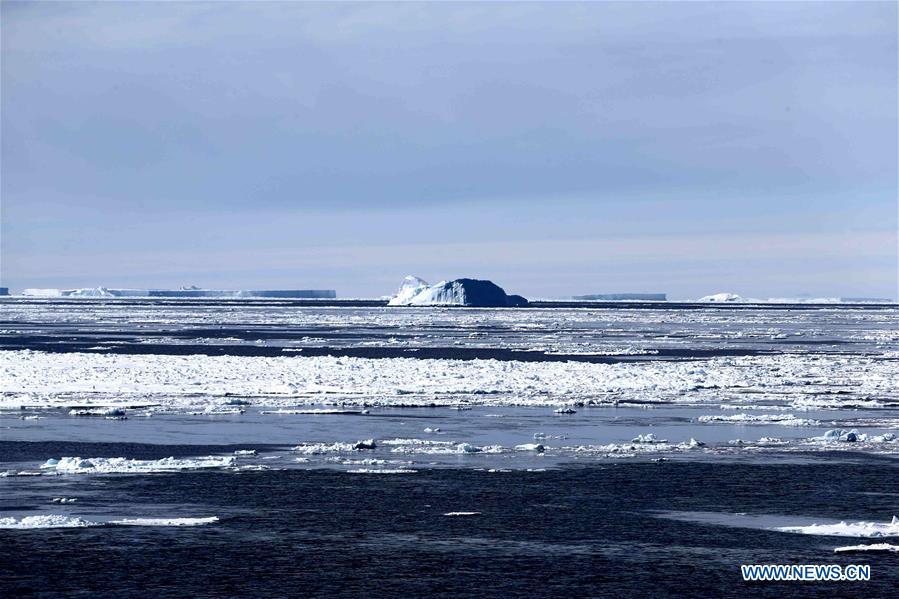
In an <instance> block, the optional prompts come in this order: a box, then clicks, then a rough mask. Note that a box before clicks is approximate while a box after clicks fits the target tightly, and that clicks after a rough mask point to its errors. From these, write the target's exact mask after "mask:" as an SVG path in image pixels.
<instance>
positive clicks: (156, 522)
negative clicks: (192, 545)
mask: <svg viewBox="0 0 899 599" xmlns="http://www.w3.org/2000/svg"><path fill="white" fill-rule="evenodd" d="M218 521H219V519H218V516H209V517H207V518H124V519H122V520H110V521H109V523H110V524H118V525H119V526H202V525H204V524H213V523H215V522H218Z"/></svg>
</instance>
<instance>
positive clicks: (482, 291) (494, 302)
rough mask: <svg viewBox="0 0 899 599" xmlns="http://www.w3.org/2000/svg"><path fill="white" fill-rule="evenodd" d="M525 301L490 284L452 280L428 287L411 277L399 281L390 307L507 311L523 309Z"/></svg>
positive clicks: (526, 302)
mask: <svg viewBox="0 0 899 599" xmlns="http://www.w3.org/2000/svg"><path fill="white" fill-rule="evenodd" d="M527 304H528V300H526V299H525V298H523V297H521V296H520V295H507V294H506V292H505V291H504V290H503V288H502V287H500V286H499V285H497V284H495V283H493V282H492V281H483V280H479V279H455V280H453V281H441V282H439V283H437V284H435V285H428V284H427V282H426V281H424V280H423V279H420V278H418V277H414V276H411V275H410V276H408V277H406V278H405V279H403V282H402V284H401V285H400V288H399V290H398V291H397V294H396V295H395V296H394V297H393V299H391V300H390V302H388V305H390V306H468V307H476V308H507V307H518V306H526V305H527Z"/></svg>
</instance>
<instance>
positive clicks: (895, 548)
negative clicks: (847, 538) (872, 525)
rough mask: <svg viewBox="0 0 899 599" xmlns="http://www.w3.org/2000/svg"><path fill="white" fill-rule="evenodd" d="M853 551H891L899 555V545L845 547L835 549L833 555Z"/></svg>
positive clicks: (881, 544)
mask: <svg viewBox="0 0 899 599" xmlns="http://www.w3.org/2000/svg"><path fill="white" fill-rule="evenodd" d="M855 551H891V552H893V553H899V545H890V544H889V543H873V544H871V545H846V546H845V547H835V548H834V550H833V552H834V553H847V552H855Z"/></svg>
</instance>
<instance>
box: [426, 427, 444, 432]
mask: <svg viewBox="0 0 899 599" xmlns="http://www.w3.org/2000/svg"><path fill="white" fill-rule="evenodd" d="M424 432H426V433H439V432H440V429H439V428H431V427H430V426H429V427H427V428H425V430H424Z"/></svg>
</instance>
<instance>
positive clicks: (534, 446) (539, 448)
mask: <svg viewBox="0 0 899 599" xmlns="http://www.w3.org/2000/svg"><path fill="white" fill-rule="evenodd" d="M515 451H536V452H537V453H543V452H544V451H546V447H544V446H543V445H542V444H540V443H524V444H522V445H516V446H515Z"/></svg>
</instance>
